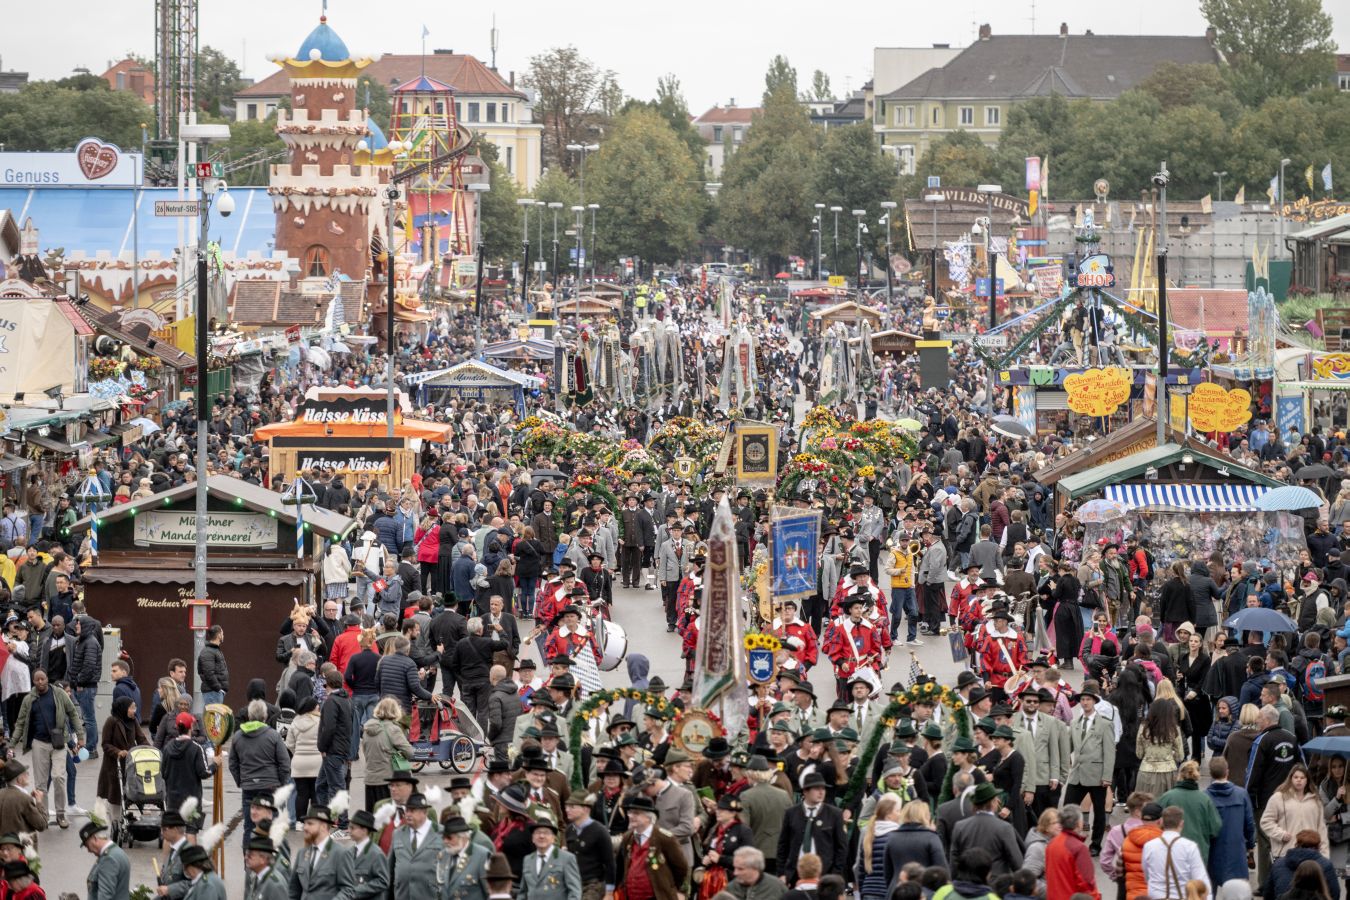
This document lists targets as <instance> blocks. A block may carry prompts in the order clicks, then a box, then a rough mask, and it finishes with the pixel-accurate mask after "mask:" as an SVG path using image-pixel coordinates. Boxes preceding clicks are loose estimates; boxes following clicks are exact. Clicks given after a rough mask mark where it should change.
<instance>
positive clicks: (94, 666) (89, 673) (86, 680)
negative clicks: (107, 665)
mask: <svg viewBox="0 0 1350 900" xmlns="http://www.w3.org/2000/svg"><path fill="white" fill-rule="evenodd" d="M92 621H93V619H90V618H88V617H87V616H86V617H84V618H82V619H81V620H80V635H79V637H77V638H76V639H75V650H74V652H72V653H71V655H70V665H69V666H68V667H67V668H66V678H67V680H69V681H70V683H71V684H72V685H74V686H75V687H96V686H97V685H98V682H99V679H100V678H101V677H102V675H103V646H102V645H101V644H100V643H99V640H98V634H97V633H96V632H97V629H95V628H93V627H91V626H90V623H91V622H92Z"/></svg>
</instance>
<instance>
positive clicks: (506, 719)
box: [487, 678, 523, 747]
mask: <svg viewBox="0 0 1350 900" xmlns="http://www.w3.org/2000/svg"><path fill="white" fill-rule="evenodd" d="M522 711H523V710H522V707H521V702H520V692H519V689H518V688H517V686H516V683H515V682H514V681H512V680H510V679H509V678H506V679H503V680H501V681H499V682H497V683H496V684H494V685H493V686H492V692H491V693H490V694H488V715H487V739H488V742H489V743H491V744H493V745H499V744H500V745H502V746H503V747H506V746H509V745H510V743H511V741H512V740H513V738H514V736H515V733H516V720H517V719H518V718H520V714H521V712H522Z"/></svg>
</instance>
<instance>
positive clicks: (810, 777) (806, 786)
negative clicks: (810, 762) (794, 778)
mask: <svg viewBox="0 0 1350 900" xmlns="http://www.w3.org/2000/svg"><path fill="white" fill-rule="evenodd" d="M825 786H826V784H825V776H824V775H821V774H820V773H819V772H814V771H813V772H807V773H806V774H805V775H803V776H802V790H803V791H809V790H811V788H823V787H825Z"/></svg>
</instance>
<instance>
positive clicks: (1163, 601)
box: [1158, 577, 1198, 625]
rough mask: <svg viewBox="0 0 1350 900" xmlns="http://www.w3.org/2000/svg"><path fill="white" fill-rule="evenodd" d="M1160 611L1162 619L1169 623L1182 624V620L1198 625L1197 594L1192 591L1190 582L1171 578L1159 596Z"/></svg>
mask: <svg viewBox="0 0 1350 900" xmlns="http://www.w3.org/2000/svg"><path fill="white" fill-rule="evenodd" d="M1158 613H1159V616H1160V617H1161V619H1162V621H1163V622H1165V623H1167V624H1169V625H1180V624H1181V623H1182V622H1190V623H1192V624H1197V625H1198V623H1196V621H1195V594H1193V593H1192V592H1191V586H1190V584H1189V583H1187V582H1185V581H1182V580H1181V579H1180V578H1176V577H1173V578H1169V579H1168V580H1167V583H1166V584H1164V585H1163V589H1162V595H1161V596H1160V597H1159V598H1158Z"/></svg>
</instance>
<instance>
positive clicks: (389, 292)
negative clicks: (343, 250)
mask: <svg viewBox="0 0 1350 900" xmlns="http://www.w3.org/2000/svg"><path fill="white" fill-rule="evenodd" d="M398 197H399V193H398V188H397V187H395V186H394V185H390V186H389V187H388V188H386V189H385V192H384V198H385V200H387V201H388V204H389V265H388V266H386V267H385V268H386V271H385V273H384V307H385V309H384V327H385V330H386V331H385V347H386V349H387V351H388V354H389V358H388V359H387V360H385V362H384V382H385V387H386V388H387V389H388V391H389V395H388V396H387V397H386V398H385V405H384V417H385V423H384V428H385V437H387V438H389V439H391V440H392V439H393V437H394V212H395V207H396V206H397V205H398ZM428 209H430V207H428ZM409 215H412V212H411V207H410V208H409ZM434 252H435V251H434V250H433V253H434ZM428 277H430V275H428Z"/></svg>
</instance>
